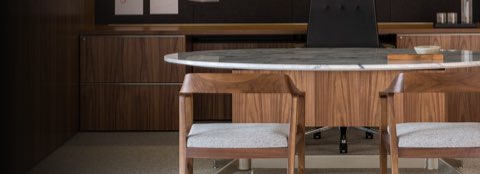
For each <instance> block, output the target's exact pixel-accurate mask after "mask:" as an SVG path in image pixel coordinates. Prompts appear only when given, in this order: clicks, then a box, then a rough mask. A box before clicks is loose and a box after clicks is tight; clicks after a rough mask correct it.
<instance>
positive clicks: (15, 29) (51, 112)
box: [6, 0, 94, 174]
mask: <svg viewBox="0 0 480 174" xmlns="http://www.w3.org/2000/svg"><path fill="white" fill-rule="evenodd" d="M92 3H93V1H91V0H85V1H76V0H44V1H35V0H18V1H8V2H6V5H7V6H6V9H7V10H6V12H7V15H6V16H8V17H7V25H6V28H7V32H6V33H8V34H7V35H6V38H7V41H6V43H8V44H7V50H8V52H7V53H8V54H7V61H8V66H7V69H8V82H7V83H6V84H7V85H8V92H7V95H8V99H7V103H8V107H7V110H8V114H6V115H7V116H6V117H7V119H6V120H7V123H6V125H7V131H6V132H7V139H6V142H7V150H6V151H7V164H6V166H7V171H6V173H12V174H14V173H26V172H27V171H28V170H30V169H31V168H32V167H33V166H34V165H36V164H37V163H38V162H39V161H40V160H42V159H44V158H45V157H46V156H47V155H48V154H50V153H51V152H53V151H54V150H55V149H56V148H58V147H59V146H61V145H62V144H63V143H64V142H65V141H67V140H68V139H69V138H71V137H72V136H73V135H75V134H76V133H77V131H78V109H79V108H78V81H79V78H78V76H79V74H78V67H79V64H78V62H79V60H78V59H79V57H78V54H79V50H78V48H79V37H78V34H79V32H80V31H81V30H82V29H85V28H88V27H91V26H93V25H94V23H93V20H92V19H91V18H90V17H91V15H93V14H90V12H91V10H92V9H89V8H91V7H93V6H92Z"/></svg>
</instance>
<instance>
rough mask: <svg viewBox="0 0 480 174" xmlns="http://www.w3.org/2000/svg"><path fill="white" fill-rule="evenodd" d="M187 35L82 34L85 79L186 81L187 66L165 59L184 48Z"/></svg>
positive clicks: (81, 66)
mask: <svg viewBox="0 0 480 174" xmlns="http://www.w3.org/2000/svg"><path fill="white" fill-rule="evenodd" d="M185 44H186V40H185V37H184V36H85V37H83V38H82V44H81V47H82V48H81V59H80V71H81V72H80V74H81V79H80V80H81V81H82V82H122V83H130V82H132V83H139V82H152V83H153V82H182V81H183V77H184V75H185V66H182V65H175V64H170V63H167V62H164V61H163V56H164V55H165V54H170V53H175V52H184V51H185Z"/></svg>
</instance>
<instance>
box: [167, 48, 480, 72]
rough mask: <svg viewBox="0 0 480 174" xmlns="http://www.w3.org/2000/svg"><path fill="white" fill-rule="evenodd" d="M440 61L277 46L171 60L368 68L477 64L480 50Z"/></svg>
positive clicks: (450, 53) (249, 66) (377, 51)
mask: <svg viewBox="0 0 480 174" xmlns="http://www.w3.org/2000/svg"><path fill="white" fill-rule="evenodd" d="M441 53H442V54H443V55H444V60H443V61H435V62H433V61H430V62H428V61H427V62H392V61H388V60H387V54H415V51H414V50H413V49H385V48H277V49H237V50H214V51H194V52H185V53H174V54H168V55H165V57H164V58H165V61H166V62H170V63H175V64H182V65H189V66H198V67H208V68H225V69H245V70H305V71H368V70H413V69H445V68H462V67H479V66H480V52H472V51H461V50H442V52H441Z"/></svg>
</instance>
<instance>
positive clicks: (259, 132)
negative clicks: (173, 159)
mask: <svg viewBox="0 0 480 174" xmlns="http://www.w3.org/2000/svg"><path fill="white" fill-rule="evenodd" d="M289 129H290V126H289V124H279V123H271V124H270V123H269V124H265V123H262V124H255V123H251V124H244V123H214V124H193V125H192V128H191V130H190V133H189V134H188V141H187V147H198V148H202V147H203V148H276V147H278V148H284V147H288V141H287V139H288V133H289Z"/></svg>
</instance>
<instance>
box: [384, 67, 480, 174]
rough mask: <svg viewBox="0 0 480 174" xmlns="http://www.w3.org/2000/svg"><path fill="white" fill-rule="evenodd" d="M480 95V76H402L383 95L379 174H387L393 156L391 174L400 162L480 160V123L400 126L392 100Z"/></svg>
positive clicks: (460, 74)
mask: <svg viewBox="0 0 480 174" xmlns="http://www.w3.org/2000/svg"><path fill="white" fill-rule="evenodd" d="M454 92H467V93H470V92H471V93H478V92H480V73H467V72H462V73H460V72H459V73H401V74H400V75H398V76H397V77H396V79H395V80H394V81H393V82H392V83H391V84H390V87H389V88H387V89H386V90H385V91H383V92H381V93H380V97H381V107H382V117H381V125H380V135H381V141H380V142H381V143H380V170H381V173H382V174H386V173H387V153H388V152H390V159H391V162H392V167H391V168H392V174H398V158H399V157H404V158H478V157H480V123H478V122H455V123H454V122H450V123H434V122H424V123H400V124H397V123H396V121H395V113H396V112H395V107H394V100H393V97H394V96H395V95H396V94H399V93H454ZM479 116H480V115H479Z"/></svg>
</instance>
